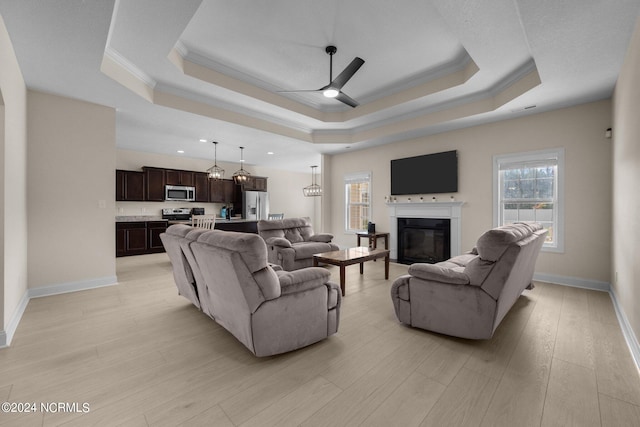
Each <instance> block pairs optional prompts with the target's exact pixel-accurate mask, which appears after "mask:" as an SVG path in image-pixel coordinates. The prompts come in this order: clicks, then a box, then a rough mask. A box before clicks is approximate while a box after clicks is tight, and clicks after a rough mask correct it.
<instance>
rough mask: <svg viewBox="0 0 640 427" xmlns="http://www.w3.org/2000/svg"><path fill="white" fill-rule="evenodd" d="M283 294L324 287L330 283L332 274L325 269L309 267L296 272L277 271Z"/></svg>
mask: <svg viewBox="0 0 640 427" xmlns="http://www.w3.org/2000/svg"><path fill="white" fill-rule="evenodd" d="M276 274H277V275H278V279H279V280H280V286H281V288H282V294H289V293H292V292H301V291H304V290H306V289H311V288H315V287H317V286H320V285H324V284H325V283H327V282H328V281H329V277H330V276H331V273H329V272H328V271H327V270H325V269H324V268H320V267H308V268H304V269H301V270H295V271H283V270H281V271H277V272H276Z"/></svg>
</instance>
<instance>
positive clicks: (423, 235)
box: [398, 218, 451, 264]
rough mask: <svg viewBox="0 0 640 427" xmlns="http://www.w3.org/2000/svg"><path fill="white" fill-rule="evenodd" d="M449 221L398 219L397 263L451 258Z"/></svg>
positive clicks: (433, 261)
mask: <svg viewBox="0 0 640 427" xmlns="http://www.w3.org/2000/svg"><path fill="white" fill-rule="evenodd" d="M450 242H451V221H450V220H449V219H438V218H398V262H399V263H401V264H413V263H414V262H428V263H431V264H435V263H436V262H440V261H444V260H447V259H449V258H450V257H451V244H450Z"/></svg>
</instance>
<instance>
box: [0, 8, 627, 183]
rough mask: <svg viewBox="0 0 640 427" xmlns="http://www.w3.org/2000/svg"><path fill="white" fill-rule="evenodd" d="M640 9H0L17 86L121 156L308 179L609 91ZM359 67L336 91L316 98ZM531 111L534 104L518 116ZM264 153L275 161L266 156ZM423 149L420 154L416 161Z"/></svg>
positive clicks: (608, 92) (588, 98)
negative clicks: (102, 108)
mask: <svg viewBox="0 0 640 427" xmlns="http://www.w3.org/2000/svg"><path fill="white" fill-rule="evenodd" d="M639 11H640V0H563V1H532V0H493V1H491V2H478V1H472V0H431V1H427V0H403V1H402V2H400V3H398V2H397V1H392V0H350V1H348V2H345V1H340V0H269V1H256V0H233V1H228V0H181V1H170V0H161V1H159V0H135V1H120V0H115V1H113V0H56V1H47V0H20V1H16V0H0V14H1V15H2V17H3V19H4V21H5V24H6V26H7V29H8V31H9V35H10V37H11V40H12V42H13V44H14V48H15V51H16V55H17V57H18V61H19V63H20V67H21V70H22V72H23V75H24V79H25V81H26V83H27V86H28V87H30V88H33V89H36V90H41V91H46V92H50V93H55V94H60V95H63V96H68V97H72V98H78V99H82V100H86V101H90V102H94V103H98V104H103V105H108V106H111V107H114V108H116V110H117V133H116V134H117V146H118V147H121V148H125V149H132V150H139V151H149V152H158V153H164V154H170V155H179V154H178V153H177V150H184V151H185V153H184V154H182V155H184V156H188V157H196V158H207V159H210V158H212V154H213V149H212V144H211V143H210V142H208V143H202V142H200V141H199V140H200V139H201V138H204V139H207V140H208V141H211V140H216V141H219V142H220V144H219V145H218V159H219V160H223V161H231V162H237V161H238V159H239V155H240V150H239V147H240V146H244V147H246V149H245V150H244V157H245V159H246V164H247V165H262V166H267V167H274V168H283V169H290V170H299V171H306V172H308V171H309V166H310V165H313V164H319V159H320V154H321V153H337V152H342V151H345V150H357V149H362V148H365V147H368V146H373V145H378V144H387V143H393V142H396V141H399V140H403V139H407V138H411V137H417V136H421V135H429V134H433V133H438V132H443V131H446V130H451V129H456V128H460V127H465V126H470V125H474V124H478V123H484V122H489V121H496V120H502V119H507V118H512V117H517V116H519V115H524V114H532V113H537V112H540V111H547V110H551V109H554V108H560V107H565V106H570V105H575V104H579V103H583V102H588V101H593V100H598V99H603V98H607V97H609V96H611V94H612V91H613V87H614V85H615V81H616V78H617V76H618V73H619V71H620V66H621V64H622V61H623V58H624V55H625V53H626V50H627V46H628V42H629V39H630V36H631V33H632V31H633V27H634V25H635V22H636V19H637V17H638V14H639ZM327 45H335V46H337V48H338V51H337V53H336V54H335V55H334V57H333V59H334V61H333V76H334V77H335V76H336V75H337V74H339V73H340V71H342V69H344V67H346V66H347V65H348V64H349V63H350V62H351V61H352V60H353V58H354V57H356V56H358V57H361V58H362V59H364V60H365V64H364V65H363V66H362V68H360V70H359V71H358V72H357V73H356V74H355V75H354V76H353V78H352V79H351V80H350V81H349V82H348V83H347V84H346V85H345V86H344V88H343V91H344V92H345V93H347V94H348V95H349V96H351V97H352V98H355V99H356V100H358V101H359V102H360V106H358V107H357V108H355V109H352V108H350V107H348V106H346V105H344V104H342V103H340V102H338V101H336V100H333V99H327V98H324V97H323V96H322V95H321V94H317V93H304V94H289V93H286V94H285V93H280V92H279V91H290V90H298V89H318V88H320V87H322V86H324V85H326V84H327V83H329V56H328V55H327V54H326V53H325V47H326V46H327ZM531 106H535V108H526V107H531ZM268 151H272V152H273V153H274V154H273V155H267V154H266V153H267V152H268ZM427 151H428V148H425V152H427Z"/></svg>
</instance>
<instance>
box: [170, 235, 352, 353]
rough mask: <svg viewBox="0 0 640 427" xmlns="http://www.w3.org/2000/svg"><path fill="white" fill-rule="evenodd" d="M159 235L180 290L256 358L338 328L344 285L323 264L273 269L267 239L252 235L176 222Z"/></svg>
mask: <svg viewBox="0 0 640 427" xmlns="http://www.w3.org/2000/svg"><path fill="white" fill-rule="evenodd" d="M161 239H162V241H163V243H164V244H165V247H166V248H167V253H168V254H169V258H170V260H171V263H172V266H173V270H174V278H175V280H176V286H177V287H178V291H179V292H180V294H181V295H184V296H186V297H187V298H188V299H189V300H191V301H192V302H194V295H195V297H196V298H197V303H196V302H194V305H196V306H198V305H199V306H200V308H201V309H202V311H203V312H205V313H206V314H208V315H209V316H211V317H212V318H213V319H214V320H215V321H216V322H217V323H219V324H220V325H221V326H223V327H224V328H225V329H227V330H228V331H229V332H231V333H232V334H233V335H234V336H235V337H236V338H237V339H238V340H239V341H240V342H242V344H244V345H245V346H246V347H247V348H248V349H249V350H250V351H251V352H252V353H253V354H255V355H256V356H271V355H274V354H279V353H284V352H287V351H291V350H295V349H298V348H301V347H304V346H307V345H310V344H313V343H315V342H318V341H320V340H322V339H324V338H327V337H328V336H330V335H332V334H334V333H336V332H337V331H338V325H339V321H340V304H341V295H340V287H339V286H338V285H337V284H335V283H333V282H330V281H329V277H330V273H329V272H328V271H326V270H325V269H323V268H318V267H311V268H305V269H301V270H298V271H293V272H287V271H283V270H274V269H273V268H272V267H271V265H269V263H268V262H267V248H266V245H265V243H264V240H263V239H262V238H260V236H258V235H256V234H251V233H236V232H230V231H220V230H197V231H196V229H194V228H192V227H189V226H184V225H172V226H171V227H169V228H168V229H167V231H166V233H163V234H162V235H161ZM176 242H177V243H178V247H179V248H180V249H179V250H178V249H177V246H176V245H175V243H176Z"/></svg>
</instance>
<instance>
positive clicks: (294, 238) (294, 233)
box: [284, 227, 304, 243]
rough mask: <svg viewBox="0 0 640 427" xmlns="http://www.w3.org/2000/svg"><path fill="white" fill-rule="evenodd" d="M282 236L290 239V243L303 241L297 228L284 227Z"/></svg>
mask: <svg viewBox="0 0 640 427" xmlns="http://www.w3.org/2000/svg"><path fill="white" fill-rule="evenodd" d="M284 238H285V239H287V240H288V241H290V242H291V243H299V242H304V238H303V237H302V234H300V229H299V228H297V227H296V228H285V229H284Z"/></svg>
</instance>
